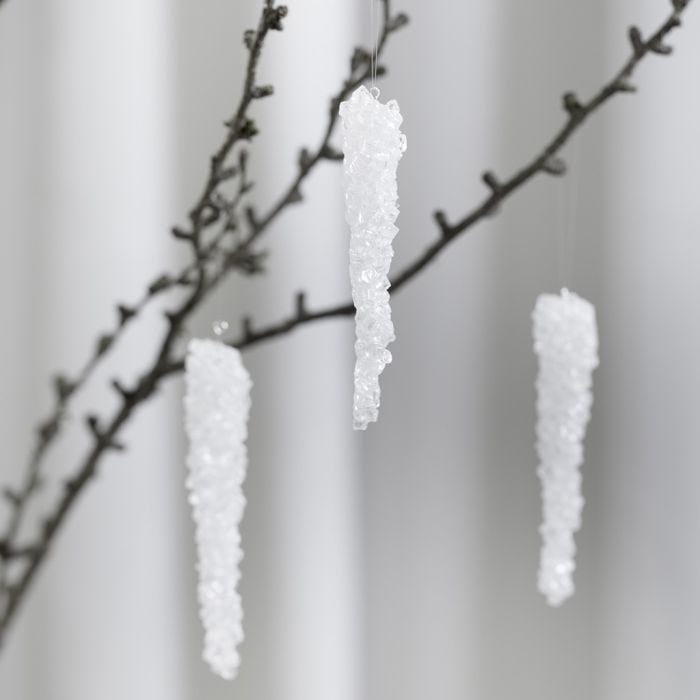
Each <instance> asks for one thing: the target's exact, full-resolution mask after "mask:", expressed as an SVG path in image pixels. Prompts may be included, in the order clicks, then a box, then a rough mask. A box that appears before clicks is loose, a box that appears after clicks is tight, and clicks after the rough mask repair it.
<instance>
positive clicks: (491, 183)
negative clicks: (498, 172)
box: [481, 170, 503, 195]
mask: <svg viewBox="0 0 700 700" xmlns="http://www.w3.org/2000/svg"><path fill="white" fill-rule="evenodd" d="M481 179H482V180H483V181H484V183H485V184H486V185H487V187H488V188H489V189H490V190H491V191H492V192H493V193H494V194H495V195H499V194H501V192H502V191H503V186H502V185H501V183H500V182H499V181H498V178H497V177H496V176H495V175H494V174H493V173H492V172H491V171H490V170H487V171H486V172H485V173H484V174H483V175H482V176H481Z"/></svg>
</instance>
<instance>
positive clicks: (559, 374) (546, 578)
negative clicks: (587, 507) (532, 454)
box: [533, 289, 598, 606]
mask: <svg viewBox="0 0 700 700" xmlns="http://www.w3.org/2000/svg"><path fill="white" fill-rule="evenodd" d="M533 322H534V325H533V335H534V341H535V352H536V353H537V356H538V358H539V375H538V377H537V382H536V387H537V453H538V455H539V459H540V464H539V467H538V469H537V473H538V475H539V477H540V481H541V484H542V515H543V522H542V525H541V527H540V534H541V535H542V550H541V554H540V570H539V580H538V588H539V590H540V592H541V593H542V594H543V595H544V596H545V597H546V598H547V602H548V603H549V604H550V605H553V606H558V605H561V604H562V603H563V602H564V601H565V600H566V599H567V598H569V597H570V596H572V595H573V593H574V583H573V573H574V569H575V568H576V564H575V561H574V557H575V554H576V544H575V542H574V533H575V532H577V531H578V530H579V529H580V527H581V511H582V509H583V496H582V495H581V472H580V467H581V465H582V464H583V440H584V437H585V435H586V426H587V424H588V420H589V418H590V415H591V405H592V403H593V395H592V393H591V387H592V382H593V379H592V375H593V370H594V369H595V368H596V367H597V366H598V333H597V329H596V318H595V308H594V307H593V305H592V304H591V303H590V302H588V301H586V300H585V299H582V298H581V297H579V296H577V295H576V294H574V293H572V292H569V291H568V290H567V289H563V290H562V292H561V295H555V294H542V295H540V297H539V298H538V299H537V304H536V305H535V310H534V312H533Z"/></svg>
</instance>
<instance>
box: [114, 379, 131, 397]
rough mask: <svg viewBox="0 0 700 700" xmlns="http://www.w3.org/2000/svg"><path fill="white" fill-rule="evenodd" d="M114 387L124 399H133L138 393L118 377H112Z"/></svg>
mask: <svg viewBox="0 0 700 700" xmlns="http://www.w3.org/2000/svg"><path fill="white" fill-rule="evenodd" d="M112 387H113V388H114V390H115V391H116V392H117V393H118V394H119V395H120V396H121V397H122V398H123V399H124V401H131V400H132V399H133V398H134V396H135V395H136V392H135V391H131V390H129V389H127V388H126V387H125V386H124V385H123V384H122V383H121V382H120V381H119V380H118V379H112Z"/></svg>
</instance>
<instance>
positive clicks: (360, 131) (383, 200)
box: [340, 86, 406, 430]
mask: <svg viewBox="0 0 700 700" xmlns="http://www.w3.org/2000/svg"><path fill="white" fill-rule="evenodd" d="M340 117H341V122H342V131H343V153H344V160H343V168H344V190H345V220H346V221H347V223H348V226H349V227H350V284H351V286H352V299H353V302H354V304H355V309H356V314H355V336H356V341H355V358H356V361H355V390H354V397H353V425H354V427H355V429H356V430H364V429H365V428H367V424H368V423H371V422H373V421H376V420H377V417H378V413H379V398H380V389H379V375H380V374H381V373H382V371H383V369H384V367H385V366H386V365H387V364H388V363H389V362H391V353H390V352H389V350H387V346H388V345H389V343H390V342H392V341H393V340H394V339H395V336H394V326H393V324H392V322H391V307H390V306H389V291H388V290H389V265H390V264H391V259H392V257H393V255H394V251H393V248H392V246H391V243H392V241H393V239H394V236H395V235H396V233H397V232H398V228H397V227H396V225H395V221H396V218H397V217H398V215H399V207H398V189H397V184H396V169H397V167H398V164H399V160H400V159H401V156H402V155H403V153H404V151H405V150H406V137H405V136H404V135H403V134H402V133H401V130H400V129H399V127H400V126H401V122H402V121H403V118H402V117H401V113H400V112H399V105H398V104H397V103H396V101H395V100H391V101H390V102H387V103H386V104H382V103H381V102H379V100H378V99H377V98H375V97H373V96H372V95H371V94H370V91H369V90H367V88H365V87H364V86H362V87H359V88H357V90H355V92H354V93H353V94H352V96H351V97H350V99H349V100H347V102H343V103H342V104H341V105H340Z"/></svg>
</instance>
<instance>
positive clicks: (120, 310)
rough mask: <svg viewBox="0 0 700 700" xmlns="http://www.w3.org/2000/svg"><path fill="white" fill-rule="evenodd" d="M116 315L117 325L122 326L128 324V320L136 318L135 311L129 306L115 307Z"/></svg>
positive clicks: (120, 305)
mask: <svg viewBox="0 0 700 700" xmlns="http://www.w3.org/2000/svg"><path fill="white" fill-rule="evenodd" d="M117 314H118V315H119V325H120V326H123V325H124V324H125V323H128V321H129V320H130V319H132V318H133V317H134V316H136V309H134V308H133V307H131V306H126V305H124V304H119V306H117Z"/></svg>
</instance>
